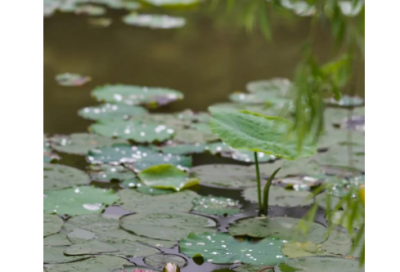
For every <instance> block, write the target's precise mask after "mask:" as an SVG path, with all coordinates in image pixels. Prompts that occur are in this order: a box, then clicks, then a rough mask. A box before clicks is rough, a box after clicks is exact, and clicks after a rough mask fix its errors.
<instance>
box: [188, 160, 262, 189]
mask: <svg viewBox="0 0 400 272" xmlns="http://www.w3.org/2000/svg"><path fill="white" fill-rule="evenodd" d="M190 173H192V174H194V175H195V176H196V177H197V178H198V179H199V180H200V183H201V184H208V185H213V186H218V187H229V188H245V187H250V186H254V185H255V184H256V177H255V174H254V170H252V169H251V168H249V167H247V166H241V165H234V164H209V165H201V166H196V167H193V168H191V169H190Z"/></svg>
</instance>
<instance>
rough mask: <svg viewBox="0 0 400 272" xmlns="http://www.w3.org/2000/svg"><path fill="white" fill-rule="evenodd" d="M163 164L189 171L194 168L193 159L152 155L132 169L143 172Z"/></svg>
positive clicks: (142, 159) (134, 165) (179, 156)
mask: <svg viewBox="0 0 400 272" xmlns="http://www.w3.org/2000/svg"><path fill="white" fill-rule="evenodd" d="M162 164H170V165H175V166H176V167H178V168H180V169H188V168H190V167H191V166H192V157H189V156H182V155H172V154H162V153H156V154H154V153H150V154H148V155H147V156H145V157H143V158H141V159H140V160H139V161H137V162H136V163H134V164H133V165H132V168H133V169H134V170H135V171H141V170H144V169H147V168H149V167H152V166H158V165H162Z"/></svg>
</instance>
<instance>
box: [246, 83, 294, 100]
mask: <svg viewBox="0 0 400 272" xmlns="http://www.w3.org/2000/svg"><path fill="white" fill-rule="evenodd" d="M291 87H292V83H291V82H290V80H289V79H286V78H271V79H269V80H257V81H251V82H249V83H247V85H246V89H247V90H248V91H249V92H251V93H258V92H271V93H275V94H276V95H279V96H282V97H285V96H286V95H287V94H288V92H289V89H290V88H291Z"/></svg>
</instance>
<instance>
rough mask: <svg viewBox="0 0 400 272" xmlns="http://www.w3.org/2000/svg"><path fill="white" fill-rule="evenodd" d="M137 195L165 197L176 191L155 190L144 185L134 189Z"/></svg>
mask: <svg viewBox="0 0 400 272" xmlns="http://www.w3.org/2000/svg"><path fill="white" fill-rule="evenodd" d="M136 190H137V191H138V192H139V193H142V194H146V195H154V196H156V195H167V194H172V193H175V192H176V191H175V190H173V189H167V190H166V189H157V188H153V187H150V186H146V185H140V186H138V187H137V188H136Z"/></svg>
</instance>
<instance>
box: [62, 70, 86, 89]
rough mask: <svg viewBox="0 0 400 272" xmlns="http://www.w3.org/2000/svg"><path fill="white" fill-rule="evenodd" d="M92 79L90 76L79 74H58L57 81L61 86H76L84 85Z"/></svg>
mask: <svg viewBox="0 0 400 272" xmlns="http://www.w3.org/2000/svg"><path fill="white" fill-rule="evenodd" d="M91 80H92V79H91V78H90V77H88V76H81V75H79V74H71V73H65V74H59V75H57V76H56V81H57V83H58V84H59V85H61V86H66V87H76V86H82V85H85V84H86V83H88V82H89V81H91Z"/></svg>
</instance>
